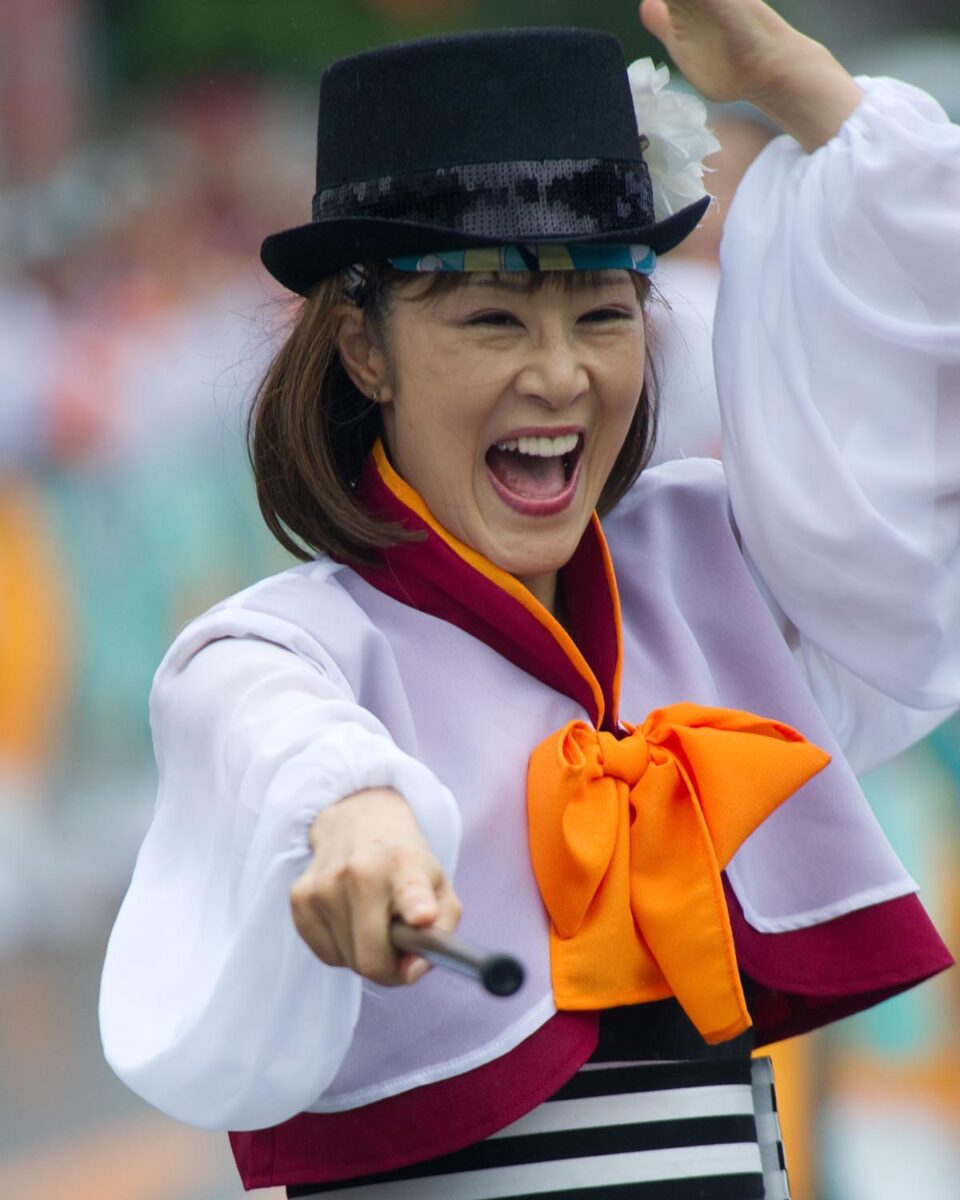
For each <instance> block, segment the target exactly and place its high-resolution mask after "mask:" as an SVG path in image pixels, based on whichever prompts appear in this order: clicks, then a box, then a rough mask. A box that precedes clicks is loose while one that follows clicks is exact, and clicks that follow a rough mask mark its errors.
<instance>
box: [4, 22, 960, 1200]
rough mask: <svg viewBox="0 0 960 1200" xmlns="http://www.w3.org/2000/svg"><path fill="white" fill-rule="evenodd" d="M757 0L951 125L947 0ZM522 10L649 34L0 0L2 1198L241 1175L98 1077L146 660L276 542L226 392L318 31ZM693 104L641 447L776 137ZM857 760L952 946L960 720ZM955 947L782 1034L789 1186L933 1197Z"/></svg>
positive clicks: (250, 357)
mask: <svg viewBox="0 0 960 1200" xmlns="http://www.w3.org/2000/svg"><path fill="white" fill-rule="evenodd" d="M775 7H776V8H778V9H779V10H780V11H781V12H783V14H784V15H785V16H787V17H788V18H789V19H791V20H793V21H794V23H795V24H797V25H798V26H799V27H800V28H801V29H802V30H803V31H804V32H806V33H808V34H811V35H812V36H814V37H817V38H819V39H821V40H824V41H826V42H827V43H828V45H830V46H831V48H832V49H833V50H834V51H835V52H836V53H837V54H838V56H839V57H840V58H841V60H842V61H844V62H845V63H846V64H847V65H848V66H849V67H850V68H851V69H853V70H854V71H863V72H866V73H873V74H893V75H899V76H900V77H904V78H907V79H908V80H911V81H912V82H916V83H919V84H920V85H921V86H924V87H926V88H927V89H928V90H930V91H932V92H933V93H934V94H935V95H936V96H937V97H938V99H940V101H941V103H942V104H944V106H945V107H947V108H948V110H949V111H951V113H952V116H953V118H954V120H957V119H960V9H958V7H957V4H956V0H912V3H911V4H910V5H904V4H902V3H896V2H894V0H846V2H845V3H844V4H842V5H838V4H835V3H829V2H828V0H805V2H804V3H799V2H798V0H797V2H794V0H783V2H782V3H779V4H776V5H775ZM542 24H579V25H585V26H593V27H597V28H605V29H609V30H611V31H612V32H614V33H616V34H618V35H619V36H620V38H621V40H622V41H623V43H624V46H625V49H626V52H627V57H628V59H632V58H635V57H638V56H640V55H643V54H647V53H652V54H654V55H655V57H658V58H662V54H661V53H660V52H659V50H658V48H657V47H656V46H655V45H654V44H652V43H651V41H650V39H648V38H647V37H646V35H645V34H644V33H643V31H642V30H641V28H640V26H639V24H638V22H637V18H636V6H635V5H634V4H633V3H630V2H627V0H624V2H621V0H342V2H341V0H270V2H269V3H266V2H264V3H255V2H251V3H237V0H164V3H156V2H153V3H150V2H149V0H0V1196H2V1197H4V1198H6V1197H10V1198H11V1200H19V1198H20V1197H24V1198H26V1197H29V1198H30V1200H53V1198H54V1197H56V1198H57V1200H61V1198H62V1197H65V1196H70V1197H71V1200H227V1198H229V1197H236V1196H239V1195H240V1185H239V1183H238V1182H237V1180H236V1177H235V1174H234V1171H233V1167H232V1163H231V1160H230V1157H229V1153H228V1149H227V1145H226V1139H225V1138H223V1137H219V1136H216V1135H210V1134H201V1133H198V1132H196V1131H193V1130H190V1129H186V1128H184V1127H183V1126H180V1125H178V1124H176V1123H175V1122H172V1121H169V1120H167V1119H166V1118H165V1117H163V1116H161V1115H159V1114H157V1113H154V1112H152V1111H151V1110H149V1109H148V1108H147V1107H146V1106H145V1105H144V1104H142V1103H141V1102H140V1101H139V1100H138V1099H137V1098H136V1097H134V1096H133V1095H132V1094H130V1093H128V1092H127V1091H126V1090H125V1089H124V1088H123V1087H122V1086H121V1085H120V1084H119V1083H118V1082H117V1081H116V1080H115V1079H114V1078H113V1077H112V1076H111V1074H110V1072H109V1070H108V1068H107V1067H106V1066H105V1065H104V1064H103V1062H102V1061H101V1058H100V1049H99V1041H98V1035H97V1027H96V996H97V985H98V975H99V968H100V962H101V959H102V955H103V949H104V945H105V941H106V937H107V934H108V932H109V928H110V924H111V921H112V918H113V915H114V913H115V911H116V908H117V905H118V903H119V901H120V899H121V897H122V894H123V891H124V888H125V885H126V881H127V879H128V878H129V874H130V871H131V868H132V864H133V859H134V856H135V854H136V849H137V846H138V844H139V840H140V838H141V836H142V834H143V832H144V830H145V828H146V825H147V822H148V821H149V818H150V810H151V803H152V791H153V761H152V755H151V748H150V735H149V728H148V724H147V711H146V698H147V693H148V690H149V686H150V680H151V676H152V673H153V671H154V669H155V667H156V665H157V663H158V662H159V660H160V658H161V656H162V654H163V652H164V650H165V648H166V646H167V645H168V644H169V642H170V640H171V638H172V637H173V635H174V634H175V632H176V630H177V629H178V628H179V626H180V625H181V624H182V623H183V622H184V621H185V620H187V619H188V618H189V617H191V616H193V615H195V614H196V613H198V612H200V611H202V610H203V609H204V608H205V607H206V606H207V605H209V604H210V603H212V602H214V601H215V600H217V599H219V598H220V597H222V596H223V595H226V594H228V593H229V592H231V591H234V590H236V589H237V588H239V587H241V586H243V585H245V584H246V583H248V582H251V581H252V580H254V579H256V578H258V577H260V576H262V575H264V574H267V573H269V572H272V571H274V570H278V569H282V568H283V567H284V566H285V565H287V559H286V558H285V556H284V554H283V552H281V551H280V550H279V548H277V547H276V546H274V545H272V544H271V542H270V541H269V539H268V537H267V535H266V533H265V532H264V530H263V529H262V528H261V524H260V520H259V516H258V514H257V511H256V503H255V500H254V497H253V493H252V488H251V485H250V481H249V478H248V472H247V468H246V463H245V458H244V449H243V437H242V429H243V418H244V412H245V405H246V403H247V401H248V399H249V396H250V393H251V388H252V386H253V385H254V384H255V381H256V379H257V377H258V374H259V372H261V371H262V369H263V367H264V365H265V363H266V361H267V360H268V358H269V356H270V353H271V351H272V349H273V347H275V346H276V344H277V341H278V338H280V337H282V334H283V330H284V327H285V325H286V323H287V322H288V321H289V319H290V317H291V314H292V313H293V311H294V309H293V307H292V302H291V300H290V299H289V298H287V297H285V296H283V295H282V294H280V293H279V291H278V290H277V289H276V288H275V287H274V286H273V285H272V284H271V283H270V281H269V280H268V279H267V278H266V277H265V275H264V274H263V272H262V271H261V269H260V267H259V262H258V257H257V250H258V246H259V242H260V239H261V238H262V236H263V235H264V234H265V233H267V232H271V231H273V230H276V229H280V228H283V227H286V226H289V225H294V224H299V223H301V222H302V221H304V220H306V219H307V217H308V213H309V200H310V195H311V192H312V174H313V165H314V164H313V153H314V127H315V120H316V112H315V101H316V90H317V83H318V78H319V74H320V72H321V71H322V69H323V67H324V65H325V64H326V63H327V62H329V61H330V60H331V59H332V58H336V57H338V56H340V55H342V54H345V53H349V52H351V51H353V50H357V49H361V48H365V47H369V46H374V45H378V44H381V43H384V42H389V41H395V40H400V39H403V38H407V37H413V36H418V35H421V34H424V33H429V32H436V31H444V30H453V29H463V28H483V27H496V26H511V25H542ZM713 118H714V123H715V125H716V126H717V128H718V131H719V133H720V137H721V141H722V142H723V144H724V147H725V149H724V151H723V152H722V153H721V154H720V155H719V156H717V158H716V159H715V163H714V165H715V166H716V167H717V172H716V174H715V175H713V176H711V178H710V181H709V182H710V187H711V190H712V191H713V192H715V193H716V194H717V196H718V197H719V204H718V205H717V206H715V207H714V209H713V210H712V211H711V213H710V216H709V217H708V219H707V221H706V222H705V223H704V225H703V227H702V228H701V230H700V231H699V233H698V235H697V236H696V237H695V238H693V239H691V240H690V242H689V243H688V244H687V246H686V247H685V250H684V253H683V256H682V257H677V256H673V257H672V258H671V259H669V260H667V262H666V264H665V266H664V269H663V272H662V275H661V287H662V291H663V293H664V303H663V305H662V307H661V310H660V311H659V312H658V314H657V318H656V319H657V321H658V322H659V323H660V325H661V330H660V338H661V342H662V344H663V345H664V347H665V353H664V357H665V358H666V359H667V360H668V361H669V363H670V366H669V367H668V368H667V371H666V378H665V381H664V392H665V400H664V403H665V427H664V433H663V440H662V444H661V455H663V456H665V457H668V456H672V455H676V454H698V453H704V452H706V453H716V452H717V451H718V448H719V442H718V437H717V423H716V409H715V397H714V391H713V381H712V372H711V368H710V361H709V335H710V328H711V323H712V306H713V300H714V296H715V290H716V251H717V245H718V241H719V234H720V229H721V225H722V219H723V215H724V213H725V211H726V207H727V204H728V200H729V196H730V195H731V194H732V191H733V189H734V187H735V186H736V181H737V179H738V178H739V176H740V174H741V173H742V171H743V170H744V169H745V167H746V166H747V165H748V164H749V162H750V161H751V159H752V157H753V155H754V154H756V153H757V151H758V150H759V149H760V148H761V147H762V146H763V145H764V143H765V142H766V141H767V140H768V139H769V138H770V137H771V136H772V135H773V134H774V133H775V132H776V131H775V130H772V129H771V128H769V127H768V126H767V125H766V124H765V123H764V122H763V121H762V120H760V119H759V118H758V115H757V114H755V113H753V112H751V111H750V110H748V109H741V108H738V107H734V108H726V109H723V110H719V111H716V112H714V114H713ZM864 783H865V787H866V789H867V792H868V795H869V796H870V799H871V801H872V803H873V804H874V806H875V808H876V811H877V814H878V816H879V818H880V820H881V822H882V823H883V825H884V826H885V828H886V830H887V832H888V835H889V836H890V837H891V839H892V841H893V842H894V844H895V846H896V847H897V849H898V851H899V852H900V854H901V856H902V857H903V858H904V860H905V861H906V863H907V865H908V867H909V868H910V870H911V871H912V872H913V874H914V875H915V877H916V878H917V879H918V880H919V881H920V882H921V885H922V891H923V896H924V899H925V901H926V903H927V906H928V908H929V909H930V910H931V911H932V913H933V915H934V918H935V919H936V920H937V922H938V924H939V927H940V929H941V930H942V932H943V933H944V935H945V936H946V938H947V940H948V942H950V944H951V946H952V948H953V950H954V952H955V953H956V952H957V951H958V950H960V872H958V871H957V870H956V866H957V863H958V862H960V726H958V724H957V723H956V722H952V723H951V724H950V725H948V726H946V727H944V728H942V729H941V730H939V731H938V733H937V734H936V735H935V736H934V737H932V738H930V739H929V740H928V741H927V742H926V743H924V744H923V745H921V746H919V747H917V748H915V749H914V750H913V751H911V752H910V753H909V754H907V755H905V756H903V757H902V758H901V759H899V760H897V761H896V762H894V763H892V764H890V765H889V766H888V767H886V768H884V769H883V770H881V771H878V772H875V773H874V774H873V775H872V776H871V777H869V778H868V779H866V780H865V781H864ZM198 802H202V797H198ZM955 974H956V973H952V974H948V975H947V976H945V977H943V978H941V979H939V980H937V981H935V982H934V983H932V984H930V985H927V986H926V987H924V988H922V989H920V990H919V991H918V992H915V993H913V994H911V995H909V996H907V997H904V998H901V999H899V1000H896V1001H893V1002H890V1003H888V1004H887V1005H884V1006H882V1007H881V1008H879V1009H877V1010H874V1011H873V1012H872V1013H869V1014H867V1015H865V1016H863V1017H861V1018H856V1019H853V1020H850V1021H847V1022H844V1023H842V1024H840V1025H838V1026H836V1027H834V1028H833V1029H831V1030H830V1031H828V1032H827V1033H825V1034H822V1035H818V1036H816V1037H813V1038H807V1039H801V1040H800V1041H798V1042H795V1043H788V1044H787V1045H785V1046H783V1047H782V1048H780V1049H778V1051H777V1067H778V1072H779V1081H780V1087H781V1091H782V1104H781V1106H782V1109H783V1115H784V1120H785V1124H786V1127H787V1128H786V1133H787V1139H788V1155H789V1158H790V1161H791V1166H792V1169H793V1174H794V1196H795V1198H796V1200H861V1198H862V1200H887V1197H890V1198H894V1197H895V1198H896V1200H908V1198H914V1197H916V1198H922V1200H952V1198H955V1197H956V1196H957V1195H958V1189H960V1183H958V1180H960V1032H958V1030H960V1021H958V1019H957V1018H958V1016H960V984H958V981H957V978H956V977H955ZM263 1194H264V1195H267V1196H272V1195H273V1194H272V1193H263Z"/></svg>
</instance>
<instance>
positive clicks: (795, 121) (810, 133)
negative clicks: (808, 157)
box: [640, 0, 863, 152]
mask: <svg viewBox="0 0 960 1200" xmlns="http://www.w3.org/2000/svg"><path fill="white" fill-rule="evenodd" d="M640 18H641V20H642V21H643V24H644V25H645V26H646V27H647V29H648V30H649V31H650V32H651V33H652V34H653V35H654V37H656V38H659V39H660V41H661V42H663V44H664V46H665V47H666V50H667V52H668V53H669V55H670V57H671V58H672V59H673V61H674V62H675V63H676V65H677V66H678V67H679V69H680V70H681V71H682V72H683V74H684V76H685V77H686V79H687V80H688V81H689V82H690V83H691V84H692V86H693V87H695V88H696V89H697V90H698V91H699V92H701V93H702V94H703V95H704V96H706V97H707V99H708V100H715V101H718V102H726V101H731V100H749V101H750V102H751V103H752V104H755V105H756V106H757V108H759V109H761V110H762V111H763V112H764V113H766V114H767V116H768V117H770V119H771V120H772V121H775V122H776V123H777V124H778V125H779V126H780V128H781V129H783V130H784V132H786V133H789V134H791V135H792V136H793V137H794V138H796V140H797V141H798V142H799V143H800V145H801V146H803V148H804V150H807V151H810V152H812V151H813V150H816V149H818V148H819V147H820V146H822V145H824V143H826V142H828V141H829V140H830V138H832V137H833V136H834V135H835V134H836V133H837V131H838V130H839V129H840V126H841V125H842V124H843V123H844V121H846V119H847V118H848V117H849V116H850V114H851V113H852V112H853V111H854V110H855V109H856V108H857V106H858V105H859V103H860V101H861V99H862V95H863V93H862V92H861V90H860V88H859V87H858V86H857V84H856V83H855V82H854V81H853V79H851V77H850V76H849V75H848V74H847V72H846V71H845V70H844V69H843V67H842V66H841V65H840V63H838V62H837V60H836V59H835V58H834V57H833V55H832V54H831V53H830V52H829V50H827V49H826V47H825V46H821V45H820V43H819V42H815V41H813V40H812V39H811V38H808V37H805V36H804V35H803V34H801V33H799V32H798V31H797V30H796V29H794V28H793V27H792V26H791V25H788V24H787V22H786V21H785V20H784V19H783V18H782V17H781V16H779V15H778V14H777V13H775V12H774V11H773V9H772V8H770V7H769V5H767V4H764V3H763V0H643V3H642V4H641V5H640Z"/></svg>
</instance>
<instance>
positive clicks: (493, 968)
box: [480, 954, 523, 996]
mask: <svg viewBox="0 0 960 1200" xmlns="http://www.w3.org/2000/svg"><path fill="white" fill-rule="evenodd" d="M480 980H481V982H482V983H483V986H484V987H485V988H486V989H487V991H488V992H492V993H493V995H494V996H512V995H513V993H514V992H516V991H519V989H520V987H521V986H522V985H523V964H522V963H520V962H519V961H518V960H517V959H515V958H514V957H513V956H512V955H510V954H491V955H490V957H489V958H487V959H485V960H484V962H483V965H482V966H481V968H480Z"/></svg>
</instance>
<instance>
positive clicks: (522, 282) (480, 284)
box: [398, 270, 648, 302]
mask: <svg viewBox="0 0 960 1200" xmlns="http://www.w3.org/2000/svg"><path fill="white" fill-rule="evenodd" d="M398 283H399V290H400V292H401V294H403V293H406V295H407V296H408V297H409V298H410V299H413V300H430V301H434V302H439V301H442V300H444V299H445V298H447V297H453V298H461V299H464V298H470V297H473V296H476V297H477V298H480V297H483V298H490V297H494V296H498V295H499V296H504V297H507V296H513V297H516V296H536V295H539V294H544V293H546V294H553V295H566V296H575V295H580V294H585V293H591V292H607V293H609V292H611V291H620V292H622V291H625V290H628V291H630V292H632V293H634V294H635V295H637V296H638V297H642V296H643V295H644V294H645V293H646V288H647V286H648V281H647V277H646V276H645V275H641V274H639V273H637V272H633V271H626V270H604V271H471V272H452V271H442V272H436V273H431V272H426V273H423V274H415V273H411V275H410V276H409V278H408V279H405V280H401V281H398Z"/></svg>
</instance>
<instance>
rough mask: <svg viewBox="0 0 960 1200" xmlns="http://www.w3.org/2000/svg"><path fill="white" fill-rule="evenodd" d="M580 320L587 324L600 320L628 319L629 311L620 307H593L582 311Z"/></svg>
mask: <svg viewBox="0 0 960 1200" xmlns="http://www.w3.org/2000/svg"><path fill="white" fill-rule="evenodd" d="M580 320H581V321H586V322H588V323H589V324H595V323H598V322H600V321H629V320H630V313H627V312H624V311H623V309H620V308H594V309H591V310H590V312H588V313H584V314H583V316H582V317H581V318H580Z"/></svg>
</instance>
